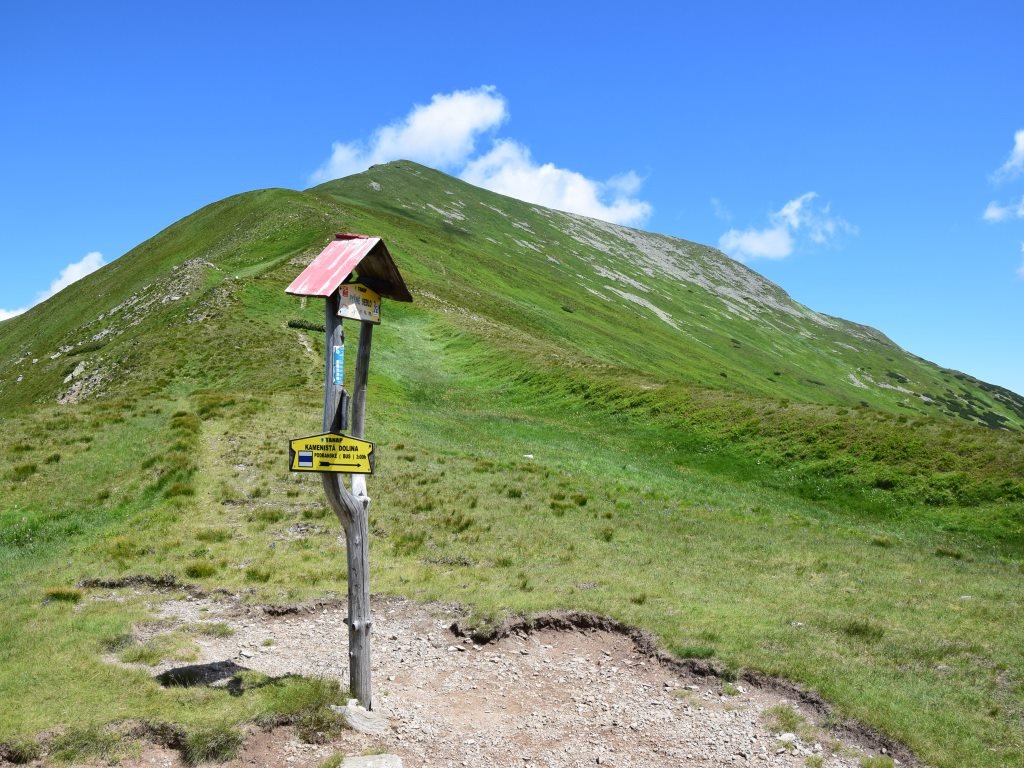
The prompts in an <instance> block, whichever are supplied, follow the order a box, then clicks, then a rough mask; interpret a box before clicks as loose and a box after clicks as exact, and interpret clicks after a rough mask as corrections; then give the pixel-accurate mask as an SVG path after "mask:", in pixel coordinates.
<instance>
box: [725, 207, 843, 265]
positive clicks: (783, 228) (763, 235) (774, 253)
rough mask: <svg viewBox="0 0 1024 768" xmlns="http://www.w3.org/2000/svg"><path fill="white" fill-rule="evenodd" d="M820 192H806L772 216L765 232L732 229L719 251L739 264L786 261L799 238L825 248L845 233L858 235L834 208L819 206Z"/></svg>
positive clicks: (762, 230)
mask: <svg viewBox="0 0 1024 768" xmlns="http://www.w3.org/2000/svg"><path fill="white" fill-rule="evenodd" d="M817 197H818V193H817V192H805V193H804V194H802V195H800V196H799V197H796V198H794V199H792V200H790V201H789V202H787V203H786V204H785V205H784V206H782V208H780V209H779V210H777V211H775V212H774V213H772V214H771V215H770V216H769V217H768V218H769V224H770V226H768V227H766V228H764V229H755V228H751V229H744V230H739V229H730V230H729V231H728V232H726V233H725V234H724V235H722V236H721V237H720V238H718V247H719V248H721V249H722V250H723V251H725V252H726V253H727V254H729V255H730V256H732V257H733V258H734V259H736V260H737V261H747V260H750V259H784V258H786V257H787V256H789V255H790V254H792V253H793V251H794V249H795V248H796V242H797V241H796V238H795V236H796V235H797V234H798V233H800V234H806V236H807V237H808V238H809V239H810V240H811V241H812V242H814V243H816V244H818V245H825V244H827V243H829V242H830V241H831V240H833V239H834V238H835V237H836V236H837V235H839V234H842V233H848V234H856V232H857V228H856V227H854V226H853V225H852V224H850V223H849V222H848V221H846V219H844V218H842V217H841V216H836V215H834V214H833V213H832V206H831V204H826V205H823V206H822V205H816V204H815V200H817Z"/></svg>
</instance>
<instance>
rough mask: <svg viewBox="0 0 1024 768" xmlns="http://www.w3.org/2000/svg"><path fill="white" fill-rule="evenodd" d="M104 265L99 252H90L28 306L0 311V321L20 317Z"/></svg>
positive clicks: (68, 267) (68, 268)
mask: <svg viewBox="0 0 1024 768" xmlns="http://www.w3.org/2000/svg"><path fill="white" fill-rule="evenodd" d="M104 264H106V261H104V260H103V254H102V253H100V252H99V251H90V252H89V253H87V254H85V256H83V257H82V258H81V259H79V260H78V261H75V262H72V263H71V264H68V265H67V266H66V267H64V269H62V270H61V271H60V274H59V275H58V276H57V278H56V279H55V280H53V281H52V282H51V283H50V287H49V288H47V289H46V290H45V291H40V292H39V293H38V294H37V295H36V300H35V301H34V302H32V304H30V305H29V306H27V307H22V308H21V309H0V321H3V320H8V319H10V318H12V317H16V316H17V315H20V314H21V313H22V312H27V311H28V310H30V309H32V307H34V306H35V305H36V304H39V303H40V302H43V301H46V300H47V299H48V298H50V297H51V296H53V295H55V294H57V293H59V292H60V291H62V290H64V289H65V288H67V287H68V286H69V285H71V284H72V283H74V282H77V281H78V280H81V279H82V278H83V277H85V276H86V275H88V274H90V273H91V272H95V271H96V270H97V269H99V268H100V267H102V266H103V265H104Z"/></svg>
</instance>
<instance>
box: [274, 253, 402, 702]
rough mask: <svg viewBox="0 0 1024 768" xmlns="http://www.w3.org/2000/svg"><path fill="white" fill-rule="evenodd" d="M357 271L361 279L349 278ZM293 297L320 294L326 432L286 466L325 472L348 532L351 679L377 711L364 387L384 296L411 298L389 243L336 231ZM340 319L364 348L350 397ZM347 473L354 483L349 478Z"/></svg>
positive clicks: (301, 441) (294, 443) (370, 462)
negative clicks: (352, 326)
mask: <svg viewBox="0 0 1024 768" xmlns="http://www.w3.org/2000/svg"><path fill="white" fill-rule="evenodd" d="M353 272H358V278H359V281H358V282H350V281H349V278H350V277H351V276H352V274H353ZM285 291H286V292H287V293H289V294H292V295H293V296H317V297H321V298H323V299H324V300H325V301H324V304H325V307H324V329H325V333H326V344H325V349H326V354H325V361H324V413H323V433H322V434H319V435H313V436H311V437H300V438H296V439H294V440H291V441H289V445H288V461H289V468H290V469H291V470H292V471H294V472H320V473H321V475H320V479H321V481H322V482H323V486H324V493H325V494H326V495H327V501H328V503H330V505H331V508H332V509H333V510H334V513H335V514H336V515H337V516H338V519H339V520H340V521H341V525H342V528H344V530H345V553H346V556H347V560H348V647H349V684H350V687H351V689H352V693H353V695H355V697H356V698H357V699H358V700H359V703H360V704H361V705H362V706H363V707H365V708H366V709H367V710H372V709H373V699H372V691H371V686H370V630H371V628H372V626H373V620H372V617H371V615H370V585H369V577H370V552H369V521H368V509H369V506H370V497H369V496H368V495H367V493H366V475H368V474H371V473H372V472H373V468H374V463H375V455H374V445H373V443H371V442H369V441H367V440H364V439H362V438H363V430H364V427H365V424H366V385H367V381H368V379H369V373H370V350H371V346H372V342H373V326H374V325H377V324H379V323H380V300H381V298H382V297H383V298H390V299H394V300H396V301H412V296H411V295H410V294H409V290H408V288H406V286H405V281H404V280H403V279H402V276H401V274H400V273H399V272H398V267H397V266H395V263H394V261H393V260H392V258H391V254H390V253H389V252H388V249H387V246H385V245H384V241H383V240H381V239H380V238H379V237H367V236H365V235H352V234H339V235H337V236H336V237H335V239H334V240H333V241H332V242H331V243H330V244H329V245H328V246H327V247H326V248H325V249H324V250H323V252H322V253H321V254H320V255H319V256H317V257H316V258H315V259H313V261H312V262H311V263H310V265H309V266H308V267H306V269H304V270H303V271H302V273H301V274H300V275H299V276H298V277H296V278H295V280H294V281H292V284H291V285H289V286H288V287H287V288H286V289H285ZM343 318H349V319H352V320H357V321H358V322H359V323H360V331H359V347H358V349H357V351H356V367H355V375H354V378H353V382H354V383H353V390H354V392H353V396H352V398H351V408H352V418H351V430H350V431H351V434H350V435H344V434H342V430H344V429H345V428H346V427H347V426H348V424H349V418H348V416H349V414H348V409H349V397H348V394H347V393H346V392H345V390H344V365H345V331H344V328H343V325H342V323H343ZM346 475H347V476H348V477H349V478H350V479H349V487H346V486H345V483H344V477H345V476H346Z"/></svg>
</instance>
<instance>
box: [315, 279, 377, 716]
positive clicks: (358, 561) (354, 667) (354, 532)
mask: <svg viewBox="0 0 1024 768" xmlns="http://www.w3.org/2000/svg"><path fill="white" fill-rule="evenodd" d="M324 304H325V306H326V310H325V316H324V329H325V332H326V342H327V344H326V346H327V349H326V352H325V354H324V357H325V363H324V371H325V373H324V421H323V428H324V432H340V431H341V429H342V425H343V424H344V423H345V422H346V421H347V418H346V415H347V414H346V413H345V409H346V406H347V402H346V400H347V398H346V397H345V396H344V390H343V388H342V386H341V384H339V383H338V382H339V381H340V380H341V375H340V373H339V374H338V375H335V372H334V366H335V356H334V348H335V347H336V346H343V345H344V343H345V332H344V327H343V325H342V322H343V321H342V319H341V318H340V317H338V294H337V293H334V294H332V295H331V296H328V297H327V298H326V301H325V302H324ZM362 325H363V328H362V333H361V334H360V342H359V350H360V353H361V352H362V349H363V342H362V335H363V334H365V333H366V328H367V324H366V323H363V324H362ZM366 346H367V350H366V356H367V359H366V361H365V363H364V364H363V365H362V367H361V368H362V372H363V374H362V387H363V388H362V397H361V398H359V400H358V403H359V407H358V412H359V417H360V421H359V430H360V431H359V433H358V434H357V435H356V436H358V437H362V434H363V433H362V429H363V424H364V422H363V417H364V409H365V406H366V378H367V372H368V369H369V344H368V343H367V345H366ZM360 359H361V355H360ZM359 373H360V367H359V366H358V364H357V368H356V377H357V381H358V378H359ZM356 392H357V394H358V392H359V389H358V388H357V390H356ZM353 405H354V406H355V403H354V404H353ZM354 410H355V408H354ZM353 426H355V424H353ZM350 477H352V485H353V491H354V492H355V495H353V493H350V492H349V491H348V489H347V488H345V484H344V483H343V482H342V477H341V475H339V474H337V473H334V472H325V473H322V474H321V475H320V478H321V480H322V481H323V485H324V492H325V493H326V494H327V500H328V502H329V503H330V505H331V508H332V509H333V510H334V513H335V514H336V515H337V516H338V520H340V521H341V526H342V528H343V529H344V530H345V554H346V556H347V557H346V559H347V561H348V658H349V686H350V688H351V689H352V695H353V696H355V697H356V698H357V699H358V700H359V703H360V704H361V705H362V706H363V707H365V708H366V709H373V695H372V688H371V684H370V629H371V627H372V625H373V622H372V619H371V617H370V542H369V527H370V526H369V519H368V518H369V516H368V508H369V505H370V499H369V497H368V496H367V495H366V481H365V480H364V479H363V476H362V475H351V476H350ZM357 480H358V482H357ZM357 485H358V486H360V487H359V488H358V489H357V487H356V486H357Z"/></svg>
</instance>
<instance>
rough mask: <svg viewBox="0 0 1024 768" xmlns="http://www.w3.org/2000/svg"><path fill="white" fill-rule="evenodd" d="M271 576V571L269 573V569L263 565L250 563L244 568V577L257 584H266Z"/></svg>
mask: <svg viewBox="0 0 1024 768" xmlns="http://www.w3.org/2000/svg"><path fill="white" fill-rule="evenodd" d="M271 576H273V573H271V571H270V569H269V568H265V567H263V566H259V565H250V566H249V567H248V568H246V569H245V578H246V579H247V580H249V581H255V582H257V583H259V584H266V583H267V582H268V581H270V577H271Z"/></svg>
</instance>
